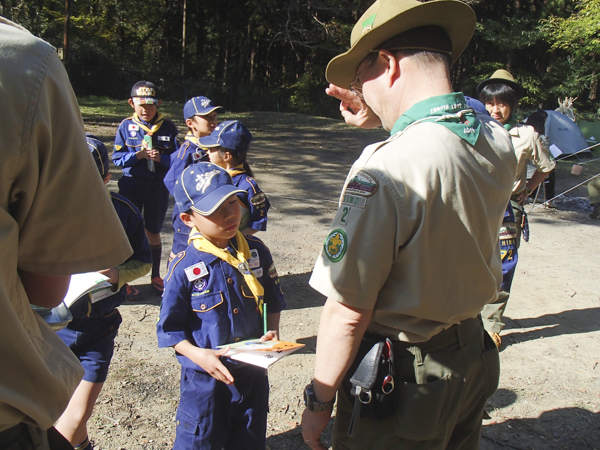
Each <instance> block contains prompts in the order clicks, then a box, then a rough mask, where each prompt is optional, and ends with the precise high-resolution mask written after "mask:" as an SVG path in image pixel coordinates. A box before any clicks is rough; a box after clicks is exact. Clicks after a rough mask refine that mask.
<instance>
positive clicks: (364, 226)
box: [310, 118, 516, 342]
mask: <svg viewBox="0 0 600 450" xmlns="http://www.w3.org/2000/svg"><path fill="white" fill-rule="evenodd" d="M481 122H482V131H481V133H480V135H479V138H478V140H477V142H476V145H475V147H472V146H470V145H469V144H468V143H466V142H465V141H463V140H462V139H460V138H459V137H457V136H456V135H455V134H454V133H452V132H451V131H449V130H448V129H446V128H445V127H443V126H441V125H438V124H434V123H420V124H413V125H410V126H408V127H407V128H406V129H405V130H404V131H403V132H400V133H397V134H395V135H393V136H391V137H390V138H389V139H388V140H387V141H385V142H381V143H377V144H373V145H371V146H368V147H367V148H366V149H365V150H364V151H363V153H362V155H361V157H360V158H359V159H358V160H357V161H356V162H355V163H354V165H353V167H352V169H351V170H350V173H349V176H348V178H347V180H346V183H345V186H344V189H343V191H342V195H341V198H340V205H339V209H338V211H337V214H336V216H335V218H334V220H333V222H332V225H331V231H330V234H329V236H328V238H327V240H326V242H325V245H324V248H323V251H322V252H321V255H320V256H319V258H318V260H317V262H316V265H315V268H314V272H313V275H312V277H311V279H310V284H311V286H312V287H314V288H315V289H316V290H317V291H319V292H321V293H322V294H324V295H326V296H327V297H329V298H331V299H333V300H336V301H339V302H341V303H343V304H345V305H348V306H352V307H356V308H361V309H367V310H373V316H372V319H371V323H370V324H369V327H368V330H369V331H372V332H375V333H378V334H381V335H384V336H387V337H390V338H391V339H395V340H402V341H408V342H423V341H427V340H428V339H429V338H430V337H431V336H433V335H435V334H437V333H438V332H440V331H441V330H443V329H446V328H449V327H450V326H451V325H453V324H456V323H459V322H460V321H462V320H464V319H467V318H471V317H476V316H477V314H478V313H479V312H480V311H481V308H482V307H483V306H484V305H485V304H487V303H489V302H490V301H492V300H494V299H495V298H496V295H497V292H498V289H499V286H500V281H501V278H502V269H501V261H500V247H499V244H498V230H499V228H500V223H501V220H502V216H503V213H504V211H505V209H506V204H507V203H508V200H509V195H510V191H511V187H512V184H513V180H514V174H515V169H516V159H515V155H514V151H513V149H512V145H511V143H510V140H509V137H508V134H507V133H506V131H505V130H504V129H503V128H502V127H501V126H500V125H499V124H498V123H497V122H495V121H493V120H491V119H486V118H481Z"/></svg>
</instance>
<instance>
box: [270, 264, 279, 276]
mask: <svg viewBox="0 0 600 450" xmlns="http://www.w3.org/2000/svg"><path fill="white" fill-rule="evenodd" d="M269 276H270V277H271V278H277V269H276V268H275V263H273V264H271V267H269Z"/></svg>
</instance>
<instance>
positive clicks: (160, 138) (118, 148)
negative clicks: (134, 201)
mask: <svg viewBox="0 0 600 450" xmlns="http://www.w3.org/2000/svg"><path fill="white" fill-rule="evenodd" d="M154 124H155V125H158V124H160V128H158V130H156V131H155V132H154V133H153V134H152V145H153V147H154V148H155V149H156V150H158V151H159V153H160V161H159V162H155V164H154V166H155V171H154V172H151V171H150V170H149V169H148V160H147V159H137V158H136V156H135V154H136V153H137V152H139V151H140V150H141V149H142V142H143V141H144V136H145V135H146V134H147V133H148V131H149V130H150V129H152V127H153V124H151V123H148V122H145V121H143V120H141V119H139V118H138V117H137V116H135V115H134V116H132V117H128V118H127V119H125V120H123V122H121V124H120V125H119V129H118V130H117V135H116V136H115V147H114V150H113V154H112V160H113V162H114V163H115V166H117V167H121V168H122V169H123V175H124V176H126V177H141V178H151V179H163V178H164V176H165V175H166V173H167V171H168V170H169V166H170V165H171V153H173V152H174V151H175V150H177V146H178V144H177V133H178V131H177V127H176V126H175V125H174V124H173V122H171V121H170V120H168V119H165V118H163V117H162V115H161V114H158V113H157V118H156V119H155V123H154Z"/></svg>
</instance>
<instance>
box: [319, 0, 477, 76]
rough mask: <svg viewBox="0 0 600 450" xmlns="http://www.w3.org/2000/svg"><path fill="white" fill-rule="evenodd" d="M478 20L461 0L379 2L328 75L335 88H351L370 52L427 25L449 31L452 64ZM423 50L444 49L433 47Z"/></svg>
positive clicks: (355, 30)
mask: <svg viewBox="0 0 600 450" xmlns="http://www.w3.org/2000/svg"><path fill="white" fill-rule="evenodd" d="M475 21H476V18H475V12H474V11H473V10H472V9H471V7H470V6H468V5H467V4H466V3H463V2H462V1H459V0H435V1H430V2H427V3H422V2H420V1H417V0H377V1H376V2H375V3H373V5H371V6H370V7H369V8H368V9H367V10H366V11H365V13H364V14H363V15H362V16H361V18H360V19H359V20H358V22H357V23H356V25H354V28H353V29H352V34H351V37H350V50H348V51H347V52H345V53H342V54H340V55H338V56H336V57H335V58H333V59H332V60H331V61H329V64H328V65H327V69H326V71H325V76H326V78H327V80H328V81H329V82H330V83H333V84H335V85H336V86H340V87H343V88H346V87H348V86H350V83H352V81H353V80H354V78H355V77H356V69H357V67H358V65H359V64H360V62H361V61H362V60H363V59H364V58H365V57H366V56H367V55H368V54H369V53H371V52H372V51H373V50H376V49H377V48H378V46H379V45H381V44H382V43H384V42H385V41H387V40H388V39H391V38H393V37H395V36H398V35H400V34H402V33H404V32H406V31H409V30H412V29H414V28H419V27H424V26H437V27H440V28H442V29H443V30H444V31H445V32H446V34H447V35H448V37H449V38H450V41H451V42H452V48H451V49H450V50H449V52H448V53H449V54H450V55H451V57H452V62H455V61H456V60H457V59H458V58H459V57H460V55H461V54H462V52H463V51H464V50H465V48H466V47H467V45H468V44H469V41H470V40H471V38H472V37H473V33H474V31H475ZM407 48H408V47H407ZM410 49H419V45H412V46H410ZM422 49H423V50H431V51H440V50H444V49H439V48H435V47H434V48H431V47H430V46H424V48H422Z"/></svg>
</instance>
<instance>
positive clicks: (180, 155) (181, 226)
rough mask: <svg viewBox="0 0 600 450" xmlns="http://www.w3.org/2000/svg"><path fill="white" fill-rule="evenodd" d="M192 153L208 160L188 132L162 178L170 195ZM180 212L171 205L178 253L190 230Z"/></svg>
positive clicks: (187, 164)
mask: <svg viewBox="0 0 600 450" xmlns="http://www.w3.org/2000/svg"><path fill="white" fill-rule="evenodd" d="M194 154H199V155H201V157H200V159H199V161H208V155H207V154H206V150H205V149H203V148H202V147H200V146H199V145H198V138H197V137H195V136H193V135H191V134H189V133H188V134H187V135H186V137H185V141H183V144H181V147H179V151H178V152H177V154H173V155H171V167H170V168H169V171H168V172H167V174H166V175H165V179H164V180H163V182H164V183H165V186H166V187H167V189H168V190H169V192H170V193H171V195H173V187H174V186H175V182H176V181H177V179H178V178H179V177H180V176H181V173H182V172H183V169H185V168H186V167H187V166H190V165H192V164H193V163H194V156H193V155H194ZM180 212H185V211H179V208H178V207H177V204H176V203H175V204H174V205H173V215H172V216H171V221H172V223H173V253H179V252H180V251H182V250H184V249H185V248H187V245H188V237H189V235H190V232H191V231H192V229H191V228H190V227H188V226H187V225H186V224H185V223H183V221H182V220H181V218H180V217H179V213H180Z"/></svg>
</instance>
